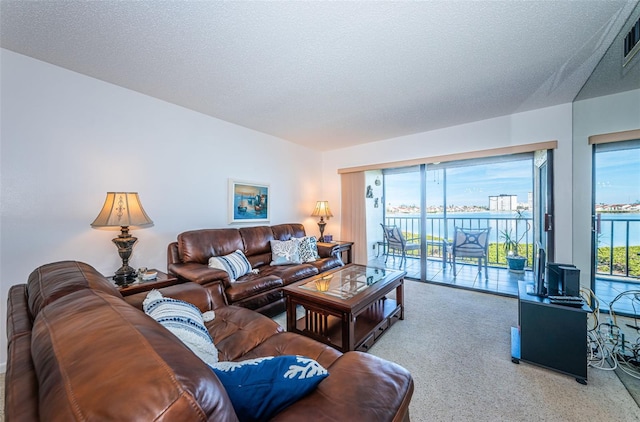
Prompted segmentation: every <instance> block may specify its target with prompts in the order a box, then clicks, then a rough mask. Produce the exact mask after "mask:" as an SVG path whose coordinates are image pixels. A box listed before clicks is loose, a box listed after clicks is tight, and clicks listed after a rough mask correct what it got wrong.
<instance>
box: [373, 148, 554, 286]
mask: <svg viewBox="0 0 640 422" xmlns="http://www.w3.org/2000/svg"><path fill="white" fill-rule="evenodd" d="M537 157H538V158H537V159H534V154H533V153H525V154H513V155H508V156H497V157H490V158H482V159H469V160H460V161H451V162H443V163H431V164H422V165H417V166H412V167H404V168H396V169H386V170H384V171H383V186H384V195H383V198H384V199H383V203H384V224H385V225H395V226H397V227H399V228H400V231H401V232H402V234H403V236H404V237H405V238H406V240H407V242H410V243H417V244H418V245H419V247H415V248H412V249H411V250H410V251H408V252H407V253H406V255H407V259H406V261H405V262H402V261H401V260H400V259H399V257H398V256H395V257H394V256H393V254H390V255H388V256H385V259H386V262H387V265H388V266H389V267H392V266H394V264H395V266H396V267H398V266H402V267H403V269H405V270H406V271H407V275H408V277H410V278H415V279H419V280H423V281H434V280H435V277H436V276H435V274H436V273H437V274H439V275H438V277H440V278H439V280H440V281H442V280H445V279H447V277H449V278H452V277H453V274H452V271H450V270H449V266H448V261H447V258H448V256H447V245H448V244H450V243H451V241H452V240H453V239H452V238H453V234H454V228H455V227H456V226H457V227H462V228H470V229H476V228H486V227H490V228H491V234H490V241H489V266H490V267H493V268H502V269H505V271H506V267H507V262H506V255H505V249H504V235H505V233H510V234H511V235H512V236H513V237H515V238H516V239H517V240H518V242H519V246H518V250H519V252H520V254H521V255H524V256H525V257H526V258H527V261H528V267H531V265H532V264H533V250H534V247H533V245H534V239H535V240H539V241H541V243H542V244H543V245H544V246H545V247H546V248H547V249H551V251H552V248H553V232H552V228H553V227H552V224H551V223H552V215H553V212H552V202H551V198H552V192H551V189H550V186H551V185H552V176H551V169H552V167H553V166H552V161H551V160H552V154H551V152H547V151H542V152H539V153H538V155H537ZM534 181H535V182H534ZM534 205H535V206H534ZM396 255H397V254H396ZM470 263H471V262H470Z"/></svg>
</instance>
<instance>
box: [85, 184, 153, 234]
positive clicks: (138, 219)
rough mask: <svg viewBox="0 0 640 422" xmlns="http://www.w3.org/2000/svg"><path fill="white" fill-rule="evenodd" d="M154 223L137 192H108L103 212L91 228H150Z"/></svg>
mask: <svg viewBox="0 0 640 422" xmlns="http://www.w3.org/2000/svg"><path fill="white" fill-rule="evenodd" d="M152 225H153V221H151V219H150V218H149V216H148V215H147V213H146V212H145V211H144V208H142V204H141V203H140V198H139V197H138V193H137V192H107V199H105V201H104V205H103V206H102V210H101V211H100V214H98V217H96V219H95V220H94V222H93V223H91V227H129V226H134V227H148V226H152Z"/></svg>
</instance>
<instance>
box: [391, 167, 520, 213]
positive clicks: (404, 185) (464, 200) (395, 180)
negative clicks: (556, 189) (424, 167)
mask: <svg viewBox="0 0 640 422" xmlns="http://www.w3.org/2000/svg"><path fill="white" fill-rule="evenodd" d="M442 174H443V172H442V170H437V171H427V206H438V205H442V200H443V197H444V195H443V186H444V185H443V183H444V181H443V177H442ZM532 181H533V177H532V168H531V160H524V161H511V162H503V163H495V164H482V165H474V166H468V167H457V168H450V169H447V206H481V207H487V208H488V207H489V196H496V195H501V194H507V195H517V196H518V202H519V203H526V202H527V195H528V193H529V192H532V191H533V184H532ZM385 183H386V188H385V190H386V195H387V197H386V198H385V206H392V207H399V206H401V205H408V206H411V205H420V175H419V173H418V172H415V173H401V174H394V175H388V176H386V177H385Z"/></svg>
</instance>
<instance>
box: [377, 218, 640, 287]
mask: <svg viewBox="0 0 640 422" xmlns="http://www.w3.org/2000/svg"><path fill="white" fill-rule="evenodd" d="M420 221H421V220H420V217H416V216H398V215H394V216H387V217H386V218H385V224H388V225H396V226H398V228H400V230H401V231H402V232H403V234H404V235H405V237H407V238H419V236H420V233H421V230H420V229H421V227H420ZM532 223H533V221H532V219H531V218H526V217H525V218H522V219H516V218H515V217H473V216H471V215H470V216H464V217H463V216H459V215H456V216H455V217H447V218H444V217H429V216H427V218H426V230H425V233H426V239H425V241H426V246H427V259H439V260H442V259H443V258H444V257H443V254H444V253H445V251H444V247H443V240H444V239H445V238H448V240H449V241H451V240H452V237H453V232H454V227H456V226H458V227H463V228H469V229H476V228H485V227H491V233H490V239H489V247H488V255H489V259H488V265H490V266H493V267H502V268H505V267H506V266H507V262H506V255H505V251H504V239H503V238H502V235H501V233H502V232H503V231H504V230H505V229H506V230H509V229H511V230H512V233H514V235H515V238H516V239H519V238H520V237H521V236H522V235H523V234H524V233H525V232H526V235H525V236H524V237H523V239H522V241H521V242H520V249H519V251H520V252H519V253H520V255H522V256H524V257H526V258H527V268H529V269H530V268H531V266H532V265H533V261H534V259H533V257H534V251H533V240H532V239H533V232H532V230H527V227H532ZM445 227H446V235H445ZM600 232H601V233H602V234H601V235H600V236H598V244H597V245H596V247H597V256H598V268H597V272H596V274H597V275H609V276H618V277H624V278H629V279H630V280H629V281H640V246H639V245H640V241H638V240H637V238H638V236H640V235H639V233H640V220H638V219H625V218H619V217H617V216H616V218H610V217H603V218H601V219H600ZM611 245H613V247H611ZM408 255H409V256H410V257H419V256H420V251H419V250H418V251H411V252H410V253H409V254H408Z"/></svg>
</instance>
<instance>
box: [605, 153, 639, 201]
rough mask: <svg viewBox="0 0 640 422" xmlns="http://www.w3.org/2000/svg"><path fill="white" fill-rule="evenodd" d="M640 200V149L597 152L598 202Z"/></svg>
mask: <svg viewBox="0 0 640 422" xmlns="http://www.w3.org/2000/svg"><path fill="white" fill-rule="evenodd" d="M636 201H640V149H638V148H636V149H631V150H622V151H607V152H599V153H597V154H596V204H600V203H603V204H631V203H634V202H636Z"/></svg>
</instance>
